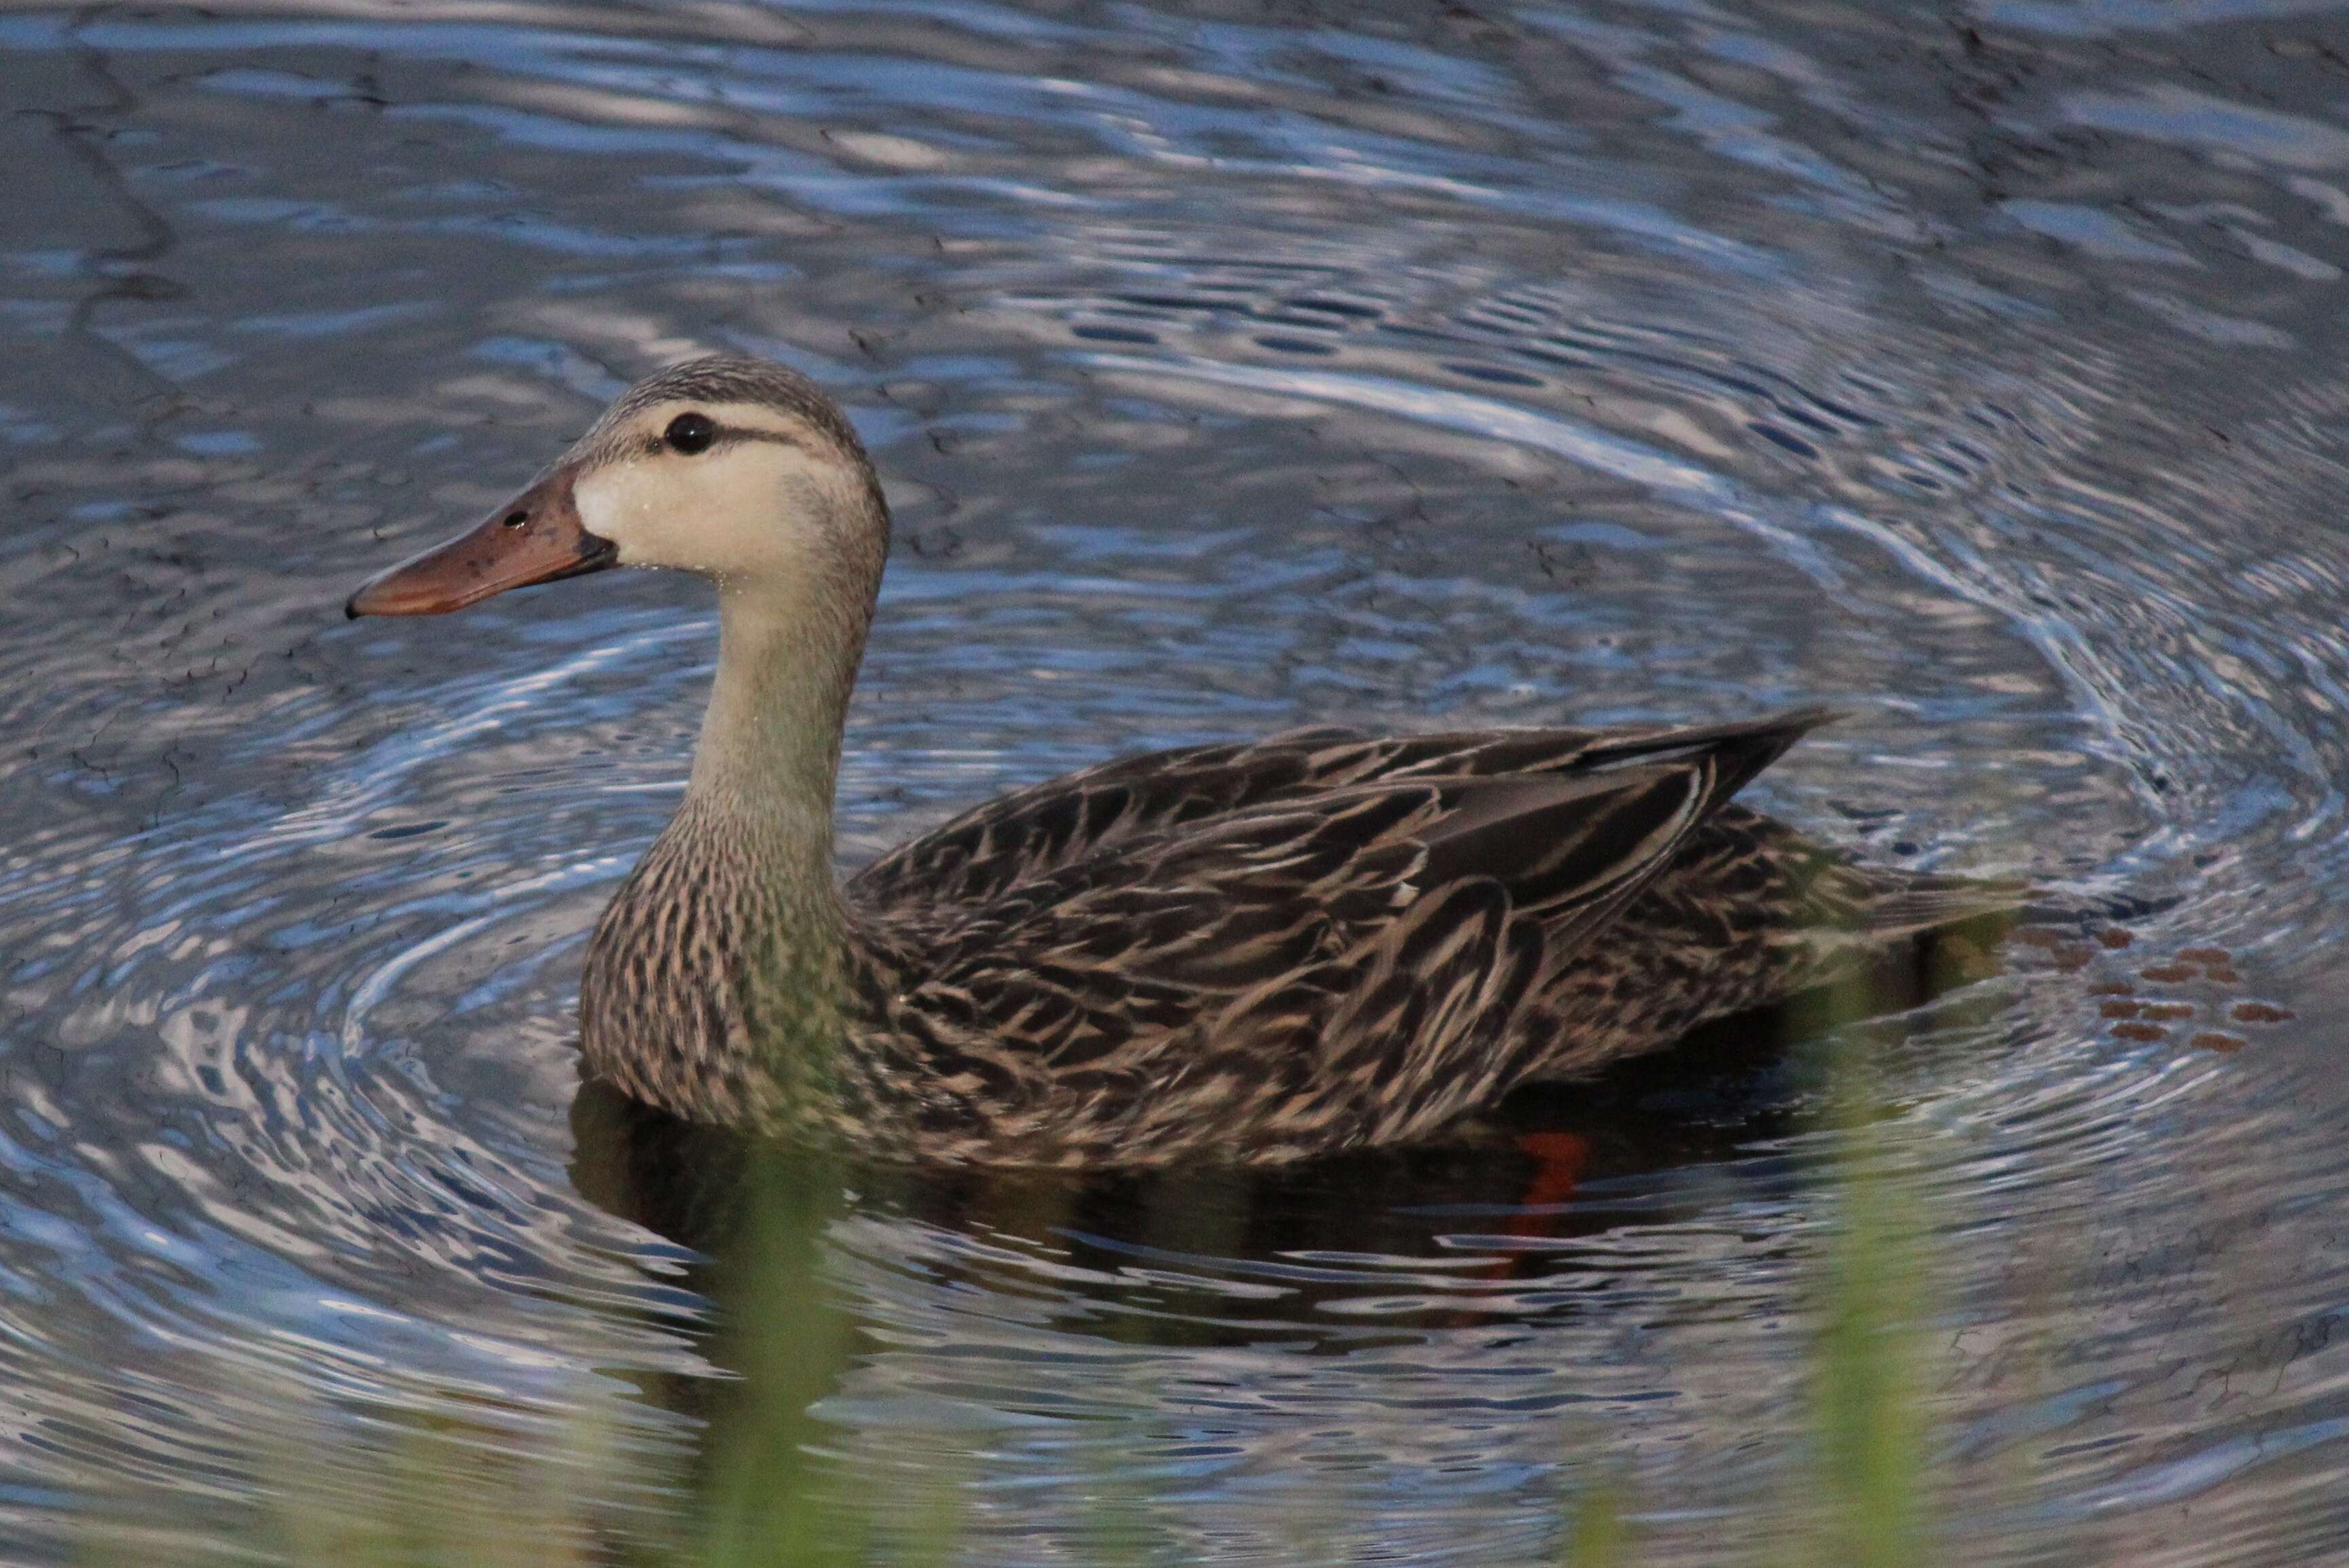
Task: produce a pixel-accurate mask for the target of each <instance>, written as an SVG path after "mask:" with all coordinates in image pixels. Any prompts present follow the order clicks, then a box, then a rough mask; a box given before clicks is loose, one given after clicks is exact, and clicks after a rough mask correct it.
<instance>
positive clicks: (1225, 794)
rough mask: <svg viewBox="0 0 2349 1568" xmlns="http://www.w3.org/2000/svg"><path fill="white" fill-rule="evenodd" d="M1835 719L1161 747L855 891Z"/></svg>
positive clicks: (866, 896) (1024, 796) (1018, 796)
mask: <svg viewBox="0 0 2349 1568" xmlns="http://www.w3.org/2000/svg"><path fill="white" fill-rule="evenodd" d="M1832 717H1835V716H1834V715H1833V714H1832V713H1829V712H1827V711H1826V710H1824V709H1806V710H1804V711H1801V712H1795V713H1788V714H1783V715H1779V716H1775V717H1770V718H1765V719H1760V720H1755V721H1752V722H1748V723H1742V724H1726V725H1712V726H1702V727H1654V728H1619V729H1479V730H1454V731H1444V732H1439V733H1435V734H1430V735H1415V736H1401V737H1371V736H1364V735H1361V734H1357V733H1355V732H1353V731H1350V730H1343V729H1300V730H1292V731H1289V732H1288V733H1286V734H1282V735H1276V736H1272V737H1270V738H1267V739H1264V740H1259V741H1254V742H1250V743H1247V744H1243V745H1225V746H1197V747H1188V748H1183V749H1180V750H1174V751H1157V752H1148V753H1144V754H1143V755H1141V756H1138V757H1129V758H1121V759H1119V760H1117V761H1114V762H1109V763H1104V764H1102V765H1101V766H1100V767H1097V768H1092V769H1086V770H1085V771H1083V772H1081V773H1073V774H1070V775H1068V776H1067V777H1064V778H1061V779H1051V780H1049V781H1048V782H1045V783H1042V784H1037V785H1033V786H1031V787H1030V788H1028V789H1020V790H1017V791H1014V792H1013V793H1011V794H1009V795H1005V796H1001V797H999V798H998V799H993V800H990V801H988V803H987V804H985V805H983V806H980V807H978V808H976V809H975V810H969V811H967V812H965V813H963V814H962V815H961V816H959V817H957V818H955V819H954V820H951V821H949V822H947V823H946V824H945V825H944V826H943V827H940V828H937V829H936V830H933V831H931V832H928V833H926V834H924V835H923V836H922V837H920V838H918V839H916V840H913V841H910V842H908V843H906V844H904V845H901V846H900V847H899V848H897V849H895V850H894V851H891V852H889V853H888V854H886V855H884V856H882V857H881V858H880V859H879V860H876V861H873V862H872V863H871V864H870V865H868V866H866V867H865V868H864V870H863V871H862V872H858V873H857V874H856V875H855V876H854V878H852V879H851V881H850V883H849V888H850V892H851V894H852V896H853V897H854V899H855V900H856V901H857V902H858V903H862V904H864V906H866V907H867V908H870V909H873V910H874V911H875V912H876V913H884V914H887V913H903V914H915V913H928V912H933V911H936V910H939V909H941V908H952V907H955V906H978V905H983V904H985V903H988V901H990V900H992V899H995V898H999V897H1000V896H1002V895H1004V894H1006V893H1007V892H1011V891H1012V890H1014V889H1016V888H1018V887H1019V886H1021V885H1022V884H1024V883H1030V882H1036V881H1038V880H1039V879H1041V878H1045V877H1049V876H1050V875H1052V874H1054V873H1055V872H1060V871H1061V870H1064V869H1066V868H1068V867H1070V866H1072V865H1076V864H1079V863H1081V862H1083V861H1087V860H1089V859H1091V858H1092V857H1094V856H1096V855H1099V854H1101V853H1102V852H1103V851H1112V850H1116V849H1119V848H1121V847H1124V846H1129V845H1138V844H1141V843H1143V842H1146V841H1150V840H1152V839H1154V838H1156V837H1157V836H1159V835H1160V834H1162V833H1164V832H1166V831H1168V830H1172V829H1176V828H1183V829H1186V830H1189V829H1195V828H1200V827H1204V826H1206V825H1208V824H1211V823H1214V822H1216V821H1218V820H1223V819H1226V818H1231V817H1235V816H1238V815H1242V814H1245V813H1247V812H1250V811H1254V810H1260V809H1262V808H1265V807H1268V806H1273V805H1278V804H1283V803H1293V802H1297V801H1301V800H1306V799H1313V798H1315V797H1318V796H1326V795H1330V794H1331V793H1332V792H1334V791H1336V790H1340V789H1345V788H1347V787H1349V786H1358V785H1367V784H1375V783H1385V782H1402V781H1404V780H1427V781H1433V780H1435V779H1503V778H1513V777H1520V776H1542V777H1556V776H1562V775H1575V774H1582V773H1588V772H1590V771H1593V770H1596V769H1606V768H1611V767H1616V766H1619V765H1620V764H1623V763H1625V762H1630V761H1636V760H1638V759H1640V758H1655V757H1669V756H1673V755H1683V754H1684V755H1696V754H1699V753H1701V752H1703V751H1705V750H1707V749H1708V748H1725V749H1726V750H1728V751H1738V750H1741V749H1743V748H1746V747H1748V746H1750V745H1754V744H1757V743H1758V744H1760V745H1762V746H1763V747H1764V748H1765V749H1766V748H1769V747H1770V746H1771V745H1773V744H1775V750H1771V751H1770V753H1769V755H1770V756H1771V757H1772V758H1775V756H1777V755H1778V753H1779V752H1782V751H1784V750H1785V748H1786V747H1787V746H1789V745H1792V744H1793V743H1794V741H1795V739H1797V738H1800V737H1801V736H1802V735H1803V734H1804V733H1805V732H1806V731H1808V730H1810V729H1812V728H1815V727H1817V726H1818V725H1820V724H1822V723H1825V722H1826V721H1827V720H1828V719H1830V718H1832ZM1763 765H1764V766H1766V761H1765V762H1764V764H1763Z"/></svg>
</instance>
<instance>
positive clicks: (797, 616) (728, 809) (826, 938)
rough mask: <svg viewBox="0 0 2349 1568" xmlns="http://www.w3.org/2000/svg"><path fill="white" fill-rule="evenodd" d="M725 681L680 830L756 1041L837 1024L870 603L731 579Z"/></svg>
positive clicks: (785, 1039) (705, 732) (708, 721)
mask: <svg viewBox="0 0 2349 1568" xmlns="http://www.w3.org/2000/svg"><path fill="white" fill-rule="evenodd" d="M870 614H871V612H870V608H869V606H864V605H859V606H853V607H851V606H842V605H822V606H819V605H813V604H810V603H805V602H795V596H793V595H790V594H787V593H784V594H778V593H761V592H760V591H758V590H757V589H756V588H755V587H747V586H728V587H725V588H722V589H721V591H720V593H719V645H718V678H717V681H716V683H715V685H714V686H713V687H712V688H711V691H710V694H709V712H708V714H707V715H706V716H705V717H703V719H702V723H701V740H700V744H699V745H698V747H697V748H696V749H695V751H694V756H693V775H692V778H691V779H690V780H689V781H688V784H687V785H686V797H685V804H684V807H683V808H682V809H681V810H679V811H678V819H677V827H676V830H677V831H678V832H679V833H680V834H681V835H684V836H686V837H687V838H688V839H689V840H690V841H692V843H691V849H692V851H693V855H692V858H693V859H694V860H696V861H698V862H699V863H700V864H701V865H703V866H704V867H705V868H707V872H706V874H707V877H708V879H709V884H710V885H709V886H708V887H707V892H708V893H709V894H713V895H715V897H714V903H715V904H716V905H717V907H715V908H713V909H711V910H710V911H709V914H710V916H711V918H712V919H713V920H714V921H716V922H720V923H725V924H726V925H728V926H730V932H729V933H728V938H729V940H728V945H729V946H730V949H731V952H732V953H733V954H734V963H735V965H738V966H739V967H738V968H737V972H736V973H735V974H734V975H733V976H732V979H733V983H734V987H735V991H736V995H737V997H738V998H739V1001H740V1006H741V1007H742V1010H743V1014H744V1016H745V1021H746V1023H747V1024H748V1025H749V1026H750V1032H751V1035H752V1037H753V1041H754V1043H755V1044H757V1045H759V1046H761V1047H766V1048H768V1049H771V1050H773V1049H780V1050H782V1051H784V1052H786V1053H791V1054H804V1053H803V1052H795V1051H794V1050H793V1046H794V1043H799V1044H802V1045H803V1044H804V1043H805V1042H807V1041H810V1040H813V1039H818V1038H824V1037H831V1036H833V1035H834V1034H836V1033H837V1026H838V1016H837V1011H836V1009H837V1008H838V1006H839V1005H840V1000H841V997H840V985H841V975H842V961H843V955H844V944H845V943H846V941H847V938H848V926H847V919H846V915H845V913H844V912H843V908H842V905H841V902H840V897H839V894H838V892H837V891H836V889H835V887H834V883H833V862H832V849H833V845H832V796H833V785H834V783H835V781H836V780H837V779H838V777H839V773H840V746H841V727H842V724H843V720H844V718H845V717H846V714H847V709H848V697H849V692H850V690H851V689H852V687H853V686H854V684H855V680H856V666H857V663H858V660H859V659H860V657H861V656H862V655H863V652H864V632H865V625H866V622H867V620H868V619H869V616H870Z"/></svg>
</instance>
